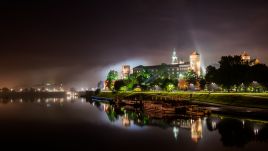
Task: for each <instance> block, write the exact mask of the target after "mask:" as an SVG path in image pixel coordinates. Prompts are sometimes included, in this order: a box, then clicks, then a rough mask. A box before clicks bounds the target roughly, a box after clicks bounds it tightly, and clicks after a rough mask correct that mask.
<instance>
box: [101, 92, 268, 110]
mask: <svg viewBox="0 0 268 151" xmlns="http://www.w3.org/2000/svg"><path fill="white" fill-rule="evenodd" d="M191 94H192V98H191V100H194V101H199V102H204V103H215V104H223V105H233V106H243V107H257V108H267V109H268V93H210V94H209V93H208V92H202V91H201V92H189V91H187V92H184V91H178V92H162V91H161V92H154V91H146V92H117V93H112V92H101V93H100V94H99V96H101V97H107V98H115V97H118V98H121V99H124V98H129V97H132V98H133V97H135V96H142V98H143V99H144V100H147V99H151V98H154V99H156V98H157V99H160V98H162V99H163V98H165V99H175V100H176V99H178V98H179V99H181V100H190V95H191Z"/></svg>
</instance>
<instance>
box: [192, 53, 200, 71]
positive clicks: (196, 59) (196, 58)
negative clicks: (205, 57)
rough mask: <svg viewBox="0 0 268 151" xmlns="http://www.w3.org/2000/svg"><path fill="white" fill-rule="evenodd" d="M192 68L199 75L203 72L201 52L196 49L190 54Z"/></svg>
mask: <svg viewBox="0 0 268 151" xmlns="http://www.w3.org/2000/svg"><path fill="white" fill-rule="evenodd" d="M190 68H191V69H192V70H193V71H194V72H195V73H196V74H197V75H198V76H200V74H201V65H200V54H199V53H197V52H196V51H194V52H193V53H192V54H191V55H190Z"/></svg>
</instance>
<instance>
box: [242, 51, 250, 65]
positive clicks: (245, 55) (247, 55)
mask: <svg viewBox="0 0 268 151" xmlns="http://www.w3.org/2000/svg"><path fill="white" fill-rule="evenodd" d="M241 58H242V60H243V61H244V62H250V55H249V54H248V53H247V52H246V51H244V52H243V53H242V55H241Z"/></svg>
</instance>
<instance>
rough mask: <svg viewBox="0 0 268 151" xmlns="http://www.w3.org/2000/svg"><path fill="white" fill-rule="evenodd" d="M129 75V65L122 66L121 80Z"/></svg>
mask: <svg viewBox="0 0 268 151" xmlns="http://www.w3.org/2000/svg"><path fill="white" fill-rule="evenodd" d="M129 75H130V65H123V66H122V73H121V78H122V79H125V78H127V77H128V76H129Z"/></svg>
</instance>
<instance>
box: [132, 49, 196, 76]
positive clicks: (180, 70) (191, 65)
mask: <svg viewBox="0 0 268 151" xmlns="http://www.w3.org/2000/svg"><path fill="white" fill-rule="evenodd" d="M171 58H172V61H171V64H161V65H154V66H143V65H139V66H137V67H134V68H133V73H139V72H141V71H142V70H144V69H146V70H148V71H150V72H151V73H153V74H157V73H158V72H159V71H160V70H164V71H165V72H167V73H168V75H169V77H175V78H178V79H180V78H182V76H183V74H184V73H185V72H188V71H189V70H191V69H192V70H193V71H194V72H196V74H198V76H200V74H201V67H200V55H199V54H198V53H197V52H196V51H195V52H193V53H192V54H191V55H190V61H189V62H184V61H182V60H181V61H178V57H177V56H176V51H175V50H173V53H172V57H171Z"/></svg>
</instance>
